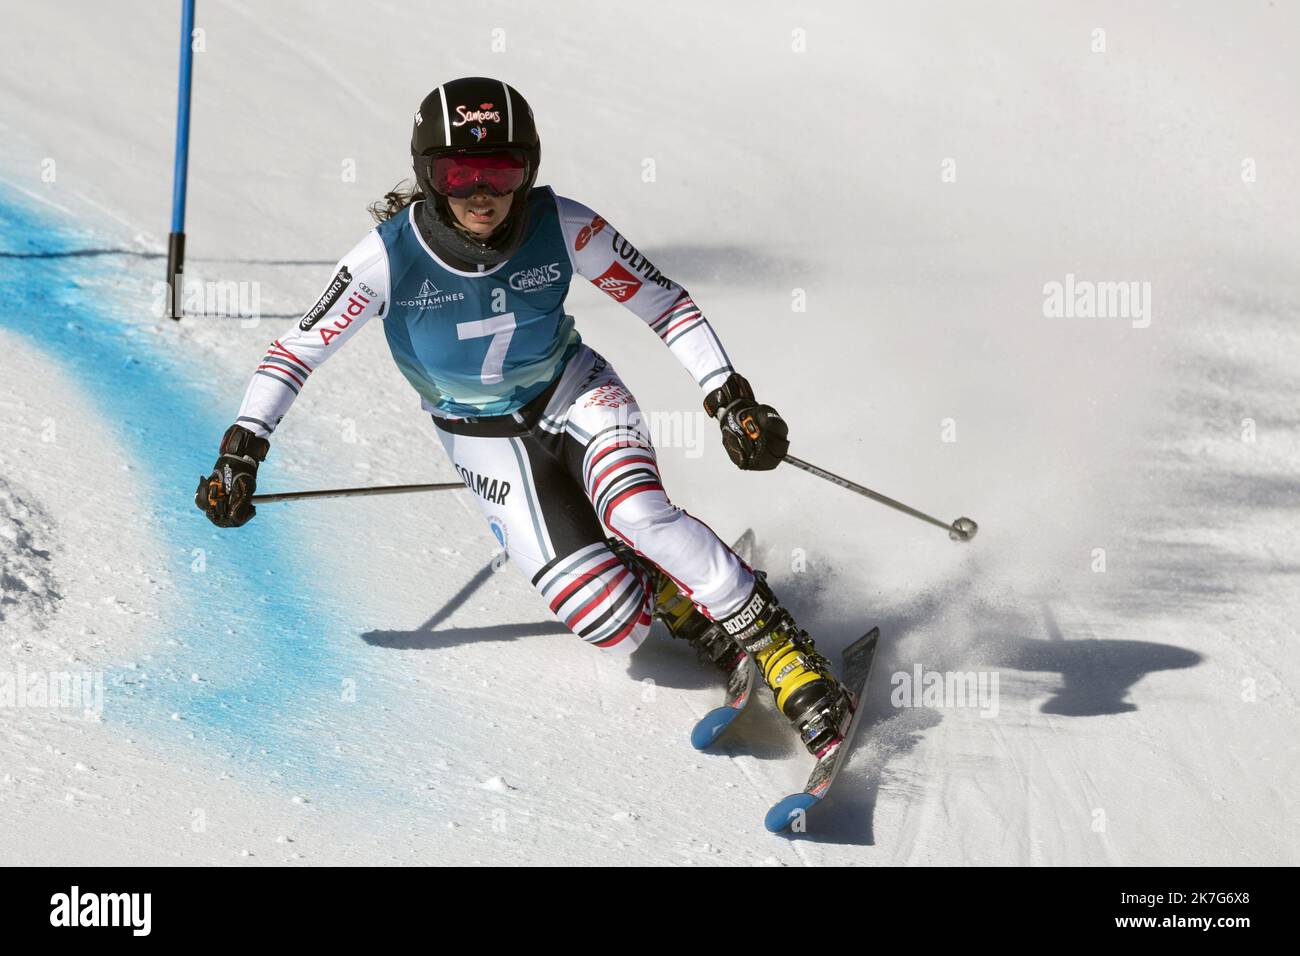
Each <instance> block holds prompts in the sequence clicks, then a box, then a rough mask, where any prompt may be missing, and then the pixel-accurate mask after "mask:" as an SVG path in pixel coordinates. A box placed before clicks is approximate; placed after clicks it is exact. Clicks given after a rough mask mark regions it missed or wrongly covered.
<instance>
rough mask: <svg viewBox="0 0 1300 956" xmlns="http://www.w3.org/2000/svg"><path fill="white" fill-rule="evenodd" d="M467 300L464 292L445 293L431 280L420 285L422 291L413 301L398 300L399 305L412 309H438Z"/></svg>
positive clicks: (426, 280)
mask: <svg viewBox="0 0 1300 956" xmlns="http://www.w3.org/2000/svg"><path fill="white" fill-rule="evenodd" d="M463 298H465V293H464V292H443V291H442V290H441V289H439V288H438V287H437V286H436V285H434V284H433V283H432V282H431V281H430V280H428V279H425V280H424V281H423V282H421V283H420V291H419V292H418V293H417V294H416V296H415V298H413V299H398V300H397V304H398V305H401V306H406V307H408V308H412V309H438V308H441V307H442V306H444V305H446V304H447V303H448V302H459V301H460V300H461V299H463Z"/></svg>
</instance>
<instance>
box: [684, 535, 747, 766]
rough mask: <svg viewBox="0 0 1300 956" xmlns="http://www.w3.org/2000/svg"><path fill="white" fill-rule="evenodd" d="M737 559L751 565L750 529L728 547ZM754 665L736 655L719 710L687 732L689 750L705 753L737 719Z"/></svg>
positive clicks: (741, 653)
mask: <svg viewBox="0 0 1300 956" xmlns="http://www.w3.org/2000/svg"><path fill="white" fill-rule="evenodd" d="M731 550H732V551H734V552H736V555H737V557H739V558H740V560H742V561H744V562H745V563H746V564H753V562H754V529H753V528H747V529H746V530H745V533H744V534H742V535H741V536H740V537H739V538H737V539H736V543H735V544H733V545H732V546H731ZM757 669H758V665H757V664H755V663H754V658H753V657H751V656H750V655H748V654H746V653H744V652H743V651H742V652H740V653H739V654H737V655H736V659H735V661H734V662H733V665H732V668H731V671H730V672H729V673H728V675H727V692H726V696H725V697H724V698H723V701H722V706H721V707H715V708H713V710H711V711H709V712H708V713H707V714H705V715H704V716H703V717H702V718H700V720H699V721H697V722H696V724H695V727H694V728H693V729H692V730H691V746H692V747H694V748H695V749H696V750H705V749H707V748H708V747H710V746H712V745H713V743H714V742H715V741H716V740H717V739H718V738H719V737H721V736H722V734H723V733H724V732H725V731H726V729H727V728H728V727H730V726H731V723H732V721H734V720H735V719H736V718H737V717H739V716H740V714H741V711H743V710H744V709H745V705H746V704H748V703H749V699H750V697H751V696H752V694H753V690H754V675H755V674H756V673H757Z"/></svg>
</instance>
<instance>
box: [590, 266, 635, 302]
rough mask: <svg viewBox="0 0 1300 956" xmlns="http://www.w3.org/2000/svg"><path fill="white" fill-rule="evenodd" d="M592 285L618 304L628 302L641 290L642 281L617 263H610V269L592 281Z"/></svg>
mask: <svg viewBox="0 0 1300 956" xmlns="http://www.w3.org/2000/svg"><path fill="white" fill-rule="evenodd" d="M591 284H592V285H594V286H595V287H596V288H597V289H599V290H600V291H601V292H604V293H605V294H606V295H608V296H609V297H610V298H611V299H614V300H616V301H618V302H626V301H627V300H628V299H630V298H632V296H634V295H636V293H637V290H638V289H640V288H641V280H640V279H638V278H637V277H636V276H634V275H632V273H630V272H628V271H627V270H626V269H624V268H623V267H622V266H621V265H619V264H618V263H617V262H613V263H610V266H609V268H608V269H606V270H605V271H604V272H603V273H601V274H600V275H598V276H597V277H596V278H594V279H592V280H591Z"/></svg>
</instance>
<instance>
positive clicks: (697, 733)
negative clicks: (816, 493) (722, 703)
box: [691, 707, 740, 750]
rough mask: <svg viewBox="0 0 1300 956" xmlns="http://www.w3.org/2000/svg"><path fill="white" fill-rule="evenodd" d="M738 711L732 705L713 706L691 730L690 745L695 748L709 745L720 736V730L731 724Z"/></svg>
mask: <svg viewBox="0 0 1300 956" xmlns="http://www.w3.org/2000/svg"><path fill="white" fill-rule="evenodd" d="M739 713H740V711H738V710H736V709H735V708H734V707H715V708H714V709H713V710H711V711H709V712H708V713H707V714H705V715H704V716H703V717H702V718H701V719H700V722H699V723H698V724H696V725H695V729H694V730H692V731H691V746H692V747H694V748H695V749H696V750H704V749H706V748H707V747H709V746H710V745H711V744H712V743H713V742H714V741H715V740H717V739H718V738H719V737H720V736H722V732H723V731H724V730H726V729H727V728H728V727H729V726H730V725H731V722H732V721H733V720H735V719H736V715H737V714H739Z"/></svg>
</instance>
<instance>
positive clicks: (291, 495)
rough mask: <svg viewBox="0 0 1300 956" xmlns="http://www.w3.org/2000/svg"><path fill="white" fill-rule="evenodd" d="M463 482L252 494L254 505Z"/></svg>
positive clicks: (440, 487) (398, 492)
mask: <svg viewBox="0 0 1300 956" xmlns="http://www.w3.org/2000/svg"><path fill="white" fill-rule="evenodd" d="M464 487H465V484H464V482H460V481H448V482H443V483H442V484H434V485H379V486H377V487H373V488H328V489H325V490H323V491H283V492H280V493H279V494H270V495H253V497H252V499H251V500H252V502H253V504H255V505H265V504H270V503H272V502H275V501H300V500H302V499H304V498H357V497H361V496H363V495H404V494H407V493H408V492H412V491H455V490H456V489H457V488H464Z"/></svg>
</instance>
